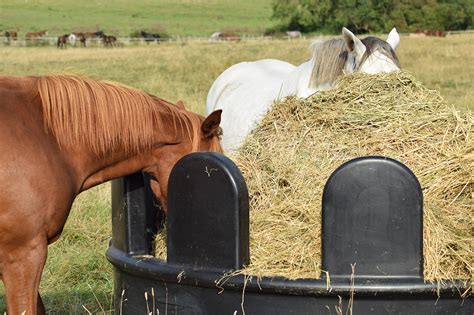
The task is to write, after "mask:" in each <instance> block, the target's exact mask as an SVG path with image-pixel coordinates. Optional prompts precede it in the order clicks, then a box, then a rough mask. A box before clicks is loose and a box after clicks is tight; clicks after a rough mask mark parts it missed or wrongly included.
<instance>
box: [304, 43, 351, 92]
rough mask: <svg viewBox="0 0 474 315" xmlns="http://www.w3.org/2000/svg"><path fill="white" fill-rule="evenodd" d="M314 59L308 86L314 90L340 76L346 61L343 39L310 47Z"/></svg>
mask: <svg viewBox="0 0 474 315" xmlns="http://www.w3.org/2000/svg"><path fill="white" fill-rule="evenodd" d="M311 52H312V56H313V59H314V64H313V71H312V73H311V79H310V83H309V86H310V87H312V88H314V87H318V86H320V85H321V84H324V83H331V82H334V80H336V78H337V77H338V76H340V75H342V73H343V72H342V70H343V69H344V65H345V63H346V60H347V55H348V54H347V50H346V46H345V42H344V40H343V39H340V38H339V39H330V40H327V41H324V42H316V43H314V44H312V46H311Z"/></svg>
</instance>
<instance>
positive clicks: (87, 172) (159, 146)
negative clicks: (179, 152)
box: [78, 113, 193, 191]
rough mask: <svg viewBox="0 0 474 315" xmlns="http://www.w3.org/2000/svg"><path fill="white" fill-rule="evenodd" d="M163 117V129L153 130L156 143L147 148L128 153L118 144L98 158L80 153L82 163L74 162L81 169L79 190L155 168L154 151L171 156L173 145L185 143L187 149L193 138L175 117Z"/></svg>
mask: <svg viewBox="0 0 474 315" xmlns="http://www.w3.org/2000/svg"><path fill="white" fill-rule="evenodd" d="M164 116H166V117H163V119H162V123H163V126H162V128H160V130H157V131H156V134H155V136H154V139H157V141H156V142H155V143H153V145H152V146H151V147H146V148H142V149H141V150H138V152H135V153H132V154H131V153H130V152H127V151H126V150H124V147H123V146H122V145H120V144H117V145H116V147H114V148H110V150H108V152H107V153H106V154H104V155H102V156H100V157H98V156H97V155H96V154H94V153H92V152H89V153H87V150H84V151H82V152H86V153H84V156H83V158H82V160H81V161H78V164H79V165H81V168H82V170H83V174H82V176H81V177H82V178H83V184H82V186H81V191H82V190H86V189H89V188H91V187H93V186H96V185H99V184H101V183H103V182H106V181H108V180H111V179H115V178H118V177H122V176H125V175H129V174H132V173H135V172H138V171H141V170H143V169H146V168H149V167H151V166H152V165H155V164H156V163H157V161H156V160H157V155H156V152H162V151H166V152H168V153H169V155H170V156H171V155H173V152H174V150H175V147H178V145H177V144H184V145H187V144H188V143H189V147H190V148H191V147H192V145H191V142H192V140H193V137H192V135H190V133H189V132H188V131H187V130H186V129H185V128H181V125H180V122H178V121H177V119H179V117H175V120H174V121H173V118H172V117H170V116H171V113H166V114H164ZM180 119H183V118H180ZM190 127H191V126H190ZM191 131H192V130H191ZM170 144H171V145H170ZM165 148H169V149H168V150H167V149H165ZM159 158H161V156H160V157H159ZM164 158H167V157H164Z"/></svg>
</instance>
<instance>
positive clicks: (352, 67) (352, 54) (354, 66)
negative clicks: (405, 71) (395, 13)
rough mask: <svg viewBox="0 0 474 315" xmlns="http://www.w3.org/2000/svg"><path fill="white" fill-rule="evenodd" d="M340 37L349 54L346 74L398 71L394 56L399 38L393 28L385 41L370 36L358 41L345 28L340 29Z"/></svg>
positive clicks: (396, 58) (397, 62)
mask: <svg viewBox="0 0 474 315" xmlns="http://www.w3.org/2000/svg"><path fill="white" fill-rule="evenodd" d="M342 37H343V39H344V41H345V43H346V49H347V51H348V54H349V56H348V57H349V58H348V61H349V62H348V63H346V69H345V70H346V72H354V71H360V72H365V73H380V72H391V71H395V70H400V68H401V66H400V62H399V61H398V57H397V55H396V54H395V48H396V47H397V46H398V44H399V43H400V36H399V35H398V33H397V30H396V29H395V28H393V29H392V31H391V32H390V33H389V34H388V38H387V41H383V40H381V39H379V38H376V37H372V36H369V37H366V38H364V39H362V40H360V39H359V38H357V37H356V36H355V35H354V34H353V33H352V32H351V31H349V30H348V29H347V28H345V27H343V28H342Z"/></svg>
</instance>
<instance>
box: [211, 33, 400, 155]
mask: <svg viewBox="0 0 474 315" xmlns="http://www.w3.org/2000/svg"><path fill="white" fill-rule="evenodd" d="M399 42H400V36H399V35H398V33H397V30H396V29H395V28H394V29H392V31H391V32H390V34H389V35H388V38H387V41H386V42H385V41H383V40H381V39H378V38H376V37H367V38H364V39H362V40H360V39H358V38H357V37H356V36H355V35H354V34H353V33H352V32H351V31H349V30H348V29H346V28H345V27H344V28H342V38H339V39H331V40H327V41H323V42H318V43H313V44H312V47H311V48H312V57H311V59H309V60H308V61H306V62H304V63H302V64H301V65H299V66H298V67H296V66H294V65H292V64H290V63H287V62H284V61H280V60H274V59H263V60H258V61H254V62H241V63H238V64H236V65H233V66H232V67H230V68H228V69H227V70H225V71H224V72H223V73H222V74H221V75H220V76H219V77H218V78H217V80H216V81H215V82H214V83H213V85H212V87H211V89H210V90H209V94H208V95H207V100H206V113H207V114H209V113H211V112H213V111H214V110H217V109H222V110H223V111H222V118H221V119H222V120H221V127H222V130H223V138H222V142H221V144H222V146H223V148H224V150H225V151H226V152H229V151H233V150H236V149H237V148H238V147H239V146H240V145H241V144H242V142H243V141H244V140H245V137H246V136H247V135H248V134H249V133H250V131H251V130H252V129H253V128H254V127H255V126H256V125H257V124H258V122H259V121H260V119H261V118H262V116H263V115H264V114H265V113H266V112H267V111H268V109H269V108H270V106H271V105H272V104H273V102H274V101H275V100H278V99H280V98H284V97H286V96H289V95H296V96H297V97H301V98H307V97H309V96H310V95H312V94H314V93H316V92H318V91H321V90H325V89H328V88H331V87H332V85H333V83H334V81H335V80H336V78H337V77H339V76H340V75H342V74H343V73H352V72H355V71H361V72H365V73H379V72H390V71H394V70H399V69H400V63H399V61H398V58H397V56H396V54H395V48H396V47H397V46H398V44H399Z"/></svg>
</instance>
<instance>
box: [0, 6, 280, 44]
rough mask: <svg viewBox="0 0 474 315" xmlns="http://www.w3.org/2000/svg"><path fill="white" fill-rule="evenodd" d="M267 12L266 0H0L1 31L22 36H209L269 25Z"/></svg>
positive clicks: (259, 28)
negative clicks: (40, 33) (142, 32)
mask: <svg viewBox="0 0 474 315" xmlns="http://www.w3.org/2000/svg"><path fill="white" fill-rule="evenodd" d="M20 12H21V14H19V13H20ZM271 15H272V9H271V0H257V1H252V0H244V1H242V0H241V1H233V0H219V1H218V0H199V1H192V0H179V1H173V0H161V1H152V0H145V1H136V2H132V1H126V0H118V1H98V0H94V1H74V0H65V1H54V0H40V1H23V0H8V1H2V3H1V4H0V30H3V31H6V30H15V31H18V32H19V36H20V37H22V38H23V36H24V33H26V32H32V31H41V30H43V29H46V30H48V31H49V33H50V34H51V35H59V34H61V35H62V34H65V33H69V32H72V31H96V30H99V29H101V30H103V31H104V32H106V33H107V34H109V33H110V34H113V35H115V36H122V37H123V36H128V35H130V34H131V33H132V32H135V31H137V30H141V29H148V30H154V31H155V32H159V33H161V32H163V31H166V32H167V33H168V34H173V35H200V36H209V35H210V34H212V33H213V32H215V31H220V30H224V29H234V30H237V29H238V30H239V31H241V32H245V33H262V32H263V31H264V30H265V29H266V28H268V27H269V26H271V25H273V24H274V21H271V20H270V16H271Z"/></svg>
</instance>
